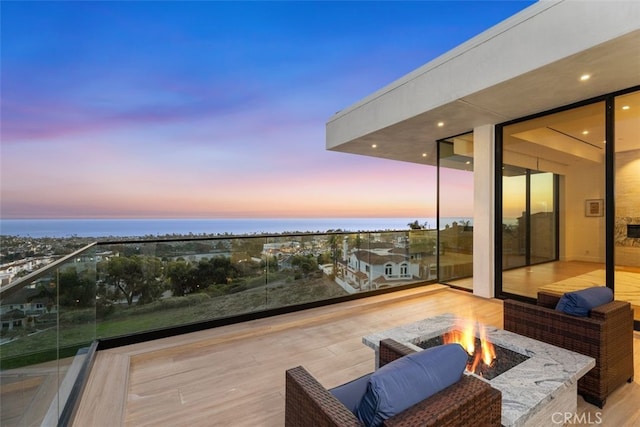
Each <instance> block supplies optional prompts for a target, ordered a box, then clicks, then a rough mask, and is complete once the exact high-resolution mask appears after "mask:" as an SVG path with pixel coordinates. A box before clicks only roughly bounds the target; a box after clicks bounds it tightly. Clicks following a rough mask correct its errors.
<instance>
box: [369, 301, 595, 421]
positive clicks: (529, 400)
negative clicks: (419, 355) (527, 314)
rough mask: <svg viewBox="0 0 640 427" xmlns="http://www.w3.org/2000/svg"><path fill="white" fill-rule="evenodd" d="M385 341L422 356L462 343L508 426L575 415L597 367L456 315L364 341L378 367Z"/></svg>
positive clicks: (584, 358) (585, 358)
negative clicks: (582, 382)
mask: <svg viewBox="0 0 640 427" xmlns="http://www.w3.org/2000/svg"><path fill="white" fill-rule="evenodd" d="M470 324H471V325H473V327H472V328H470V327H469V325H470ZM385 338H392V339H394V340H396V341H398V342H401V343H403V344H405V345H407V346H408V347H410V348H413V349H414V350H416V351H420V350H422V349H423V348H428V347H430V346H434V345H439V344H443V343H445V342H449V341H448V340H450V339H453V340H454V341H453V342H459V343H460V344H461V345H462V346H463V347H465V348H466V349H467V352H468V353H469V354H470V359H469V360H470V365H468V371H469V372H468V374H469V375H476V376H478V377H480V378H482V379H483V380H484V381H487V382H488V383H490V384H491V386H492V387H494V388H496V389H498V390H500V391H501V392H502V425H504V426H526V425H554V420H553V418H552V416H553V414H554V413H559V412H562V413H575V411H576V408H577V382H578V379H579V378H581V377H582V376H583V375H584V374H586V373H587V372H588V371H589V370H590V369H591V368H593V367H594V366H595V360H594V359H593V358H591V357H588V356H584V355H581V354H578V353H574V352H572V351H568V350H564V349H562V348H559V347H556V346H553V345H550V344H546V343H543V342H540V341H536V340H533V339H531V338H527V337H523V336H521V335H517V334H514V333H512V332H509V331H505V330H502V329H498V328H494V327H489V326H486V325H483V324H481V323H479V322H475V321H473V320H467V319H463V318H459V317H456V316H455V315H453V314H442V315H440V316H435V317H431V318H428V319H424V320H421V321H418V322H414V323H410V324H407V325H403V326H400V327H397V328H393V329H388V330H386V331H381V332H377V333H374V334H371V335H367V336H365V337H363V338H362V341H363V343H364V344H365V345H367V346H369V347H371V348H372V349H374V350H375V352H376V353H375V354H376V368H377V366H378V357H379V346H380V341H381V340H383V339H385ZM483 342H484V343H485V344H484V345H483ZM487 343H489V344H492V347H493V352H492V351H488V356H486V355H485V356H484V357H487V359H486V361H480V360H478V361H476V358H478V359H481V358H482V357H483V356H482V355H483V354H484V353H485V349H488V348H489V347H491V346H490V345H488V344H487ZM471 353H473V355H471ZM474 364H475V365H476V366H475V367H474V366H473V365H474ZM483 364H484V366H483Z"/></svg>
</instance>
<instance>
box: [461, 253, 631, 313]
mask: <svg viewBox="0 0 640 427" xmlns="http://www.w3.org/2000/svg"><path fill="white" fill-rule="evenodd" d="M502 280H503V286H502V289H503V290H504V291H505V292H508V293H512V294H517V295H523V296H527V297H530V298H536V296H537V294H538V290H545V291H550V292H554V293H558V294H563V293H564V292H570V291H575V290H578V289H583V288H586V287H590V286H602V285H603V284H604V283H605V281H606V279H605V268H604V265H603V264H601V263H593V262H582V261H556V262H548V263H544V264H536V265H532V266H527V267H522V268H515V269H511V270H507V271H505V272H504V273H503V279H502ZM450 284H451V285H453V286H457V287H460V288H464V289H473V278H465V279H459V280H455V281H452V282H450ZM615 298H616V299H618V300H621V301H629V302H630V303H631V306H632V307H633V309H634V318H635V319H636V320H639V321H640V268H638V267H625V268H618V269H616V273H615Z"/></svg>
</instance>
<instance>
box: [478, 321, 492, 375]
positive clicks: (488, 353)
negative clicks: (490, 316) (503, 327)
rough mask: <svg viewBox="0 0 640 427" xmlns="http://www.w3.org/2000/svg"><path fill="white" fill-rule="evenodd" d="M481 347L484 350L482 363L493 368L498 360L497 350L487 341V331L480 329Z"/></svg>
mask: <svg viewBox="0 0 640 427" xmlns="http://www.w3.org/2000/svg"><path fill="white" fill-rule="evenodd" d="M480 347H481V349H482V361H483V362H484V364H485V365H487V366H491V364H492V363H493V361H494V360H495V359H496V348H495V347H494V346H493V344H492V343H491V341H489V340H488V339H487V331H486V330H485V329H484V328H480Z"/></svg>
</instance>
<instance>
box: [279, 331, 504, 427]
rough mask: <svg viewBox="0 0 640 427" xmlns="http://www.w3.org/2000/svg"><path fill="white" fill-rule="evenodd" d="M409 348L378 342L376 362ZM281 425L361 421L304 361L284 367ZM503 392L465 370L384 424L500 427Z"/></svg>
mask: <svg viewBox="0 0 640 427" xmlns="http://www.w3.org/2000/svg"><path fill="white" fill-rule="evenodd" d="M411 352H413V350H412V349H410V348H408V347H407V346H404V345H402V344H400V343H398V342H395V341H393V340H390V339H387V340H383V341H381V342H380V364H381V366H382V365H383V364H386V363H389V362H391V361H393V360H395V359H397V358H399V357H402V356H404V355H406V354H409V353H411ZM285 388H286V403H285V426H287V427H306V426H314V427H324V426H341V427H342V426H362V424H361V423H360V421H359V420H358V418H356V416H355V415H354V414H353V413H352V412H351V411H350V410H349V409H347V408H346V407H345V406H344V405H343V404H342V403H340V401H339V400H338V399H337V398H335V397H334V396H333V394H332V393H331V392H329V391H328V390H327V389H325V388H324V387H323V386H322V385H320V383H319V382H318V381H317V380H316V379H315V378H314V377H313V376H312V375H311V374H310V373H309V372H307V371H306V370H305V369H304V368H303V367H302V366H298V367H296V368H292V369H289V370H287V372H286V386H285ZM501 404H502V395H501V393H500V391H499V390H496V389H494V388H492V387H491V386H490V385H489V384H487V383H486V382H484V381H482V380H479V379H477V378H475V377H472V376H468V375H464V376H463V378H462V379H461V380H460V381H458V382H457V383H455V384H453V385H451V386H449V387H447V388H446V389H444V390H442V391H440V392H439V393H436V394H435V395H433V396H431V397H429V398H427V399H425V400H423V401H421V402H419V403H418V404H416V405H414V406H412V407H410V408H409V409H407V410H405V411H404V412H402V413H400V414H397V415H396V416H394V417H391V418H389V419H387V420H386V421H385V422H384V425H385V426H469V425H477V426H500V420H501Z"/></svg>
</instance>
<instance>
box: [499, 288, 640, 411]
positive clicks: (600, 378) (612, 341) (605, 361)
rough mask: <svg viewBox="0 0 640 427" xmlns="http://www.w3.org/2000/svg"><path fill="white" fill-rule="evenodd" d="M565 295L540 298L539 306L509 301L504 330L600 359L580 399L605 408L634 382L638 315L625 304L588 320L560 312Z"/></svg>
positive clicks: (615, 304)
mask: <svg viewBox="0 0 640 427" xmlns="http://www.w3.org/2000/svg"><path fill="white" fill-rule="evenodd" d="M560 297H561V296H560V295H557V294H553V293H549V292H543V291H541V292H538V298H537V305H534V304H528V303H524V302H520V301H514V300H505V301H504V329H506V330H508V331H511V332H515V333H517V334H520V335H524V336H527V337H530V338H533V339H536V340H538V341H543V342H546V343H549V344H553V345H556V346H558V347H562V348H565V349H567V350H572V351H575V352H577V353H580V354H584V355H587V356H591V357H593V358H594V359H596V366H595V368H593V369H592V370H591V371H589V372H588V373H587V374H586V375H585V376H584V377H582V378H581V379H580V380H579V381H578V393H579V394H581V395H582V396H583V397H584V399H585V400H586V401H587V402H589V403H592V404H594V405H596V406H599V407H600V408H602V407H603V406H604V404H605V403H606V400H607V396H609V394H610V393H611V392H612V391H613V390H615V389H616V388H618V387H619V386H620V385H622V384H624V383H625V382H631V381H633V311H632V309H631V305H630V304H629V303H628V302H625V301H611V302H609V303H606V304H602V305H600V306H598V307H596V308H594V309H592V310H591V311H590V313H589V316H588V317H576V316H571V315H568V314H565V313H562V312H560V311H556V310H555V306H556V304H557V303H558V301H559V299H560Z"/></svg>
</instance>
